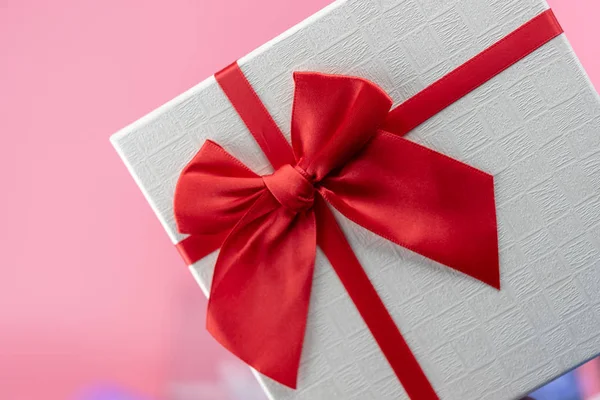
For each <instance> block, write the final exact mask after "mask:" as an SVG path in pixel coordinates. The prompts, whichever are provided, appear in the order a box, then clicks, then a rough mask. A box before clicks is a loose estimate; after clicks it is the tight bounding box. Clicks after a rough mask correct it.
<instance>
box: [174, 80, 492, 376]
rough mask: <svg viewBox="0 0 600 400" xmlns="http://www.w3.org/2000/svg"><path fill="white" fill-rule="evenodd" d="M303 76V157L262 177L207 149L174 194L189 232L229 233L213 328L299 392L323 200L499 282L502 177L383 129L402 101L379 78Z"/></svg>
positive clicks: (299, 140) (295, 118)
mask: <svg viewBox="0 0 600 400" xmlns="http://www.w3.org/2000/svg"><path fill="white" fill-rule="evenodd" d="M294 80H295V83H296V90H295V97H294V107H293V113H292V132H291V134H292V147H293V158H294V160H291V159H290V160H288V161H287V164H283V163H282V164H283V165H282V166H280V167H279V168H278V169H277V170H276V171H275V173H273V174H271V175H267V176H263V177H261V176H259V175H257V174H255V173H254V172H252V171H251V170H249V169H248V168H247V167H246V166H244V165H243V164H242V163H241V162H240V161H238V160H237V159H236V158H234V157H233V156H232V155H230V154H229V153H227V152H226V151H225V150H224V149H223V148H221V147H220V146H219V145H218V144H216V143H214V142H212V141H207V142H206V143H205V144H204V145H203V147H202V149H201V150H200V151H199V153H198V154H197V155H196V156H195V157H194V159H193V160H192V161H191V162H190V163H189V165H188V166H187V167H186V168H185V169H184V171H183V172H182V174H181V177H180V179H179V182H178V185H177V189H176V192H175V216H176V220H177V226H178V228H179V230H180V232H182V233H188V234H192V235H213V236H215V235H216V236H217V237H223V236H224V235H227V236H226V239H225V241H224V243H223V244H222V246H221V251H220V253H219V257H218V260H217V263H216V267H215V272H214V278H213V281H212V287H211V293H210V300H209V307H208V329H209V331H210V332H211V333H212V334H213V336H214V337H215V338H216V339H217V340H218V341H219V342H221V343H222V344H223V345H224V346H225V347H226V348H228V349H229V350H230V351H231V352H233V353H234V354H236V355H237V356H238V357H240V358H241V359H242V360H244V361H246V362H247V363H248V364H250V365H251V366H253V367H254V368H255V369H257V370H258V371H260V372H261V373H263V374H265V375H267V376H269V377H271V378H273V379H275V380H277V381H279V382H281V383H283V384H286V385H288V386H292V387H295V384H296V379H297V374H298V366H299V361H300V354H301V350H302V343H303V339H304V331H305V326H306V319H307V312H308V305H309V297H310V290H311V285H312V277H313V269H314V261H315V252H316V247H317V231H318V230H319V229H320V224H323V222H324V221H323V219H322V218H321V217H320V213H319V211H318V209H319V207H315V203H317V205H318V204H319V203H322V199H325V200H326V201H327V202H328V203H329V204H331V205H332V206H333V207H334V208H335V209H337V210H338V211H339V212H340V213H341V214H343V215H344V216H345V217H347V218H349V219H350V220H352V221H354V222H355V223H357V224H359V225H361V226H363V227H364V228H366V229H368V230H370V231H372V232H374V233H376V234H378V235H380V236H382V237H384V238H386V239H388V240H391V241H393V242H394V243H397V244H399V245H400V246H403V247H406V248H408V249H410V250H412V251H414V252H417V253H419V254H421V255H423V256H426V257H428V258H430V259H432V260H435V261H437V262H440V263H442V264H444V265H447V266H448V267H451V268H454V269H456V270H458V271H461V272H463V273H465V274H467V275H470V276H472V277H474V278H476V279H479V280H481V281H483V282H485V283H487V284H489V285H491V286H493V287H496V288H499V285H500V281H499V265H498V240H497V226H496V213H495V204H494V184H493V178H492V176H490V175H488V174H486V173H484V172H482V171H479V170H477V169H475V168H473V167H470V166H468V165H466V164H463V163H461V162H459V161H456V160H453V159H451V158H449V157H447V156H444V155H442V154H440V153H437V152H435V151H433V150H429V149H427V148H425V147H423V146H420V145H418V144H415V143H413V142H410V141H408V140H406V139H403V138H402V137H400V136H398V135H395V134H392V133H389V132H386V131H384V130H381V129H380V127H382V126H384V123H385V122H386V117H387V116H388V113H389V110H390V108H391V106H392V101H391V99H390V98H389V97H388V96H387V95H386V93H385V92H383V91H382V90H381V89H380V88H379V87H377V86H376V85H375V84H373V83H371V82H368V81H366V80H363V79H359V78H351V77H345V76H332V75H324V74H318V73H295V74H294ZM272 145H273V146H275V145H276V144H272ZM271 150H273V149H271ZM285 151H286V150H285V149H284V148H282V149H281V153H282V154H285ZM315 210H316V211H315Z"/></svg>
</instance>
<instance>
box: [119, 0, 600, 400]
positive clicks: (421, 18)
mask: <svg viewBox="0 0 600 400" xmlns="http://www.w3.org/2000/svg"><path fill="white" fill-rule="evenodd" d="M540 15H545V16H546V17H547V18H546V19H545V21H546V23H548V26H550V28H549V29H554V30H557V29H559V28H558V26H557V24H556V23H555V21H554V20H553V19H552V18H553V17H552V16H551V14H549V11H548V6H547V4H546V3H545V1H542V0H485V1H482V0H347V1H337V2H335V3H333V4H332V5H330V6H328V7H327V8H325V9H323V10H322V11H320V12H318V13H317V14H315V15H313V16H312V17H310V18H308V19H307V20H305V21H304V22H302V23H300V24H299V25H297V26H295V27H294V28H292V29H290V30H289V31H287V32H285V33H284V34H282V35H280V36H279V37H277V38H275V39H274V40H272V41H270V42H268V43H267V44H265V45H264V46H262V47H260V48H259V49H257V50H255V51H254V52H252V53H250V54H249V55H247V56H246V57H244V58H242V59H240V60H238V62H237V64H236V65H237V66H239V67H234V68H238V73H241V74H243V76H245V78H246V79H247V81H248V82H249V84H250V86H251V87H252V88H253V89H250V93H253V92H252V90H253V91H254V92H256V94H257V95H258V99H259V102H261V103H262V104H264V106H265V107H266V110H264V111H265V112H268V114H270V115H271V116H272V118H273V120H274V121H275V123H276V125H277V127H279V129H280V130H281V131H282V132H283V134H284V135H285V137H286V139H287V140H288V141H291V133H290V132H291V129H290V126H291V124H292V115H293V113H294V112H296V110H293V107H294V105H293V104H294V90H295V86H294V75H293V73H294V72H297V71H316V72H320V73H326V74H341V75H344V76H356V77H361V78H364V79H367V80H368V81H369V82H373V83H375V84H377V85H378V86H379V87H380V88H382V89H383V90H384V91H385V92H387V94H389V96H390V97H391V99H392V100H393V102H394V106H396V105H400V104H406V103H407V100H409V99H412V98H414V97H415V96H417V95H419V94H420V93H423V91H424V89H426V88H430V87H431V86H432V85H433V86H435V85H434V83H436V82H440V80H442V81H444V79H445V78H444V77H447V76H448V75H449V74H450V75H451V74H453V73H456V71H461V70H462V71H463V72H462V74H463V80H466V81H468V80H469V79H471V78H472V77H475V78H473V79H477V76H479V75H480V74H479V72H481V71H487V65H488V64H489V63H485V62H484V63H483V64H482V63H481V60H482V55H483V57H484V58H485V57H487V56H489V53H490V52H491V53H493V54H494V56H493V57H492V58H494V57H495V58H494V59H495V60H496V59H497V60H498V63H500V64H499V65H496V66H495V67H494V68H496V69H497V71H495V72H494V73H491V74H490V76H489V77H487V78H485V79H484V81H483V82H479V83H480V84H481V86H479V85H471V86H469V85H467V86H469V87H468V88H466V89H465V88H464V87H462V88H461V87H458V88H456V87H453V88H450V89H453V90H454V89H456V90H458V92H461V91H464V93H459V95H455V96H454V97H455V98H452V99H451V101H450V100H449V101H447V103H448V104H444V105H442V106H439V109H440V111H439V112H435V113H432V114H434V115H432V116H431V117H430V118H423V120H424V121H418V123H415V124H414V125H415V127H413V126H410V128H411V129H407V130H408V131H409V132H408V133H407V135H406V139H407V140H408V141H410V142H411V143H417V144H420V145H422V146H424V147H426V148H429V149H433V150H435V151H437V152H439V153H442V154H444V155H446V156H449V157H451V158H453V159H455V160H458V161H460V162H463V163H465V164H468V165H470V166H472V167H475V168H477V169H478V170H480V171H484V172H485V173H487V174H489V175H491V176H493V182H494V196H495V212H496V219H497V232H498V236H497V242H498V253H499V264H498V266H499V271H500V282H499V285H496V284H489V283H490V282H487V283H488V285H486V284H485V283H482V282H481V280H478V279H474V278H473V277H471V276H467V274H463V273H460V272H456V271H455V270H454V269H452V268H448V267H447V266H445V265H443V263H440V262H436V261H433V259H432V257H427V256H423V255H422V254H420V252H419V251H416V252H415V251H411V250H409V249H408V248H407V247H406V246H399V245H398V244H397V241H396V243H393V241H390V240H387V239H384V238H383V237H381V236H378V235H376V234H374V233H373V232H372V229H371V230H368V229H365V228H364V227H363V226H362V225H363V224H361V223H360V221H358V222H353V221H351V220H350V219H348V218H346V217H345V216H344V215H343V214H344V213H341V212H339V211H337V209H338V207H335V209H333V210H334V211H333V213H334V215H335V220H337V223H338V224H339V225H340V226H341V228H342V231H343V233H344V235H345V237H346V238H347V240H348V242H349V244H350V247H351V251H353V253H354V254H356V256H357V258H358V261H359V262H360V265H361V266H362V268H363V269H364V271H365V272H366V274H367V276H368V278H369V280H370V282H372V284H373V286H374V287H375V289H376V291H377V294H378V296H379V297H380V298H381V300H382V301H383V304H384V305H385V308H386V309H387V310H388V311H389V314H390V315H391V317H392V319H393V322H394V324H395V325H396V326H397V327H398V328H399V330H400V332H401V335H402V336H401V337H402V338H403V339H402V340H398V345H397V347H398V348H403V346H404V343H403V341H406V343H407V344H408V348H409V349H410V353H411V354H413V355H414V360H413V361H412V362H411V361H410V360H409V359H408V358H410V357H408V358H403V359H402V360H401V361H400V362H399V363H397V364H396V367H395V368H392V367H391V366H390V363H392V361H390V357H389V356H388V355H387V354H384V353H386V352H385V351H382V347H381V346H382V344H381V343H380V342H379V340H376V339H375V338H374V335H373V334H372V328H371V326H370V325H369V326H367V325H366V324H365V322H364V321H365V318H368V315H366V314H369V313H368V311H365V310H364V308H363V311H362V313H360V312H359V311H357V308H356V307H355V303H356V297H360V292H361V289H355V290H356V292H355V294H354V295H353V296H352V298H351V296H349V295H348V286H347V285H346V284H345V283H344V284H343V283H342V281H341V280H340V278H339V277H338V274H336V271H337V270H334V268H332V265H331V264H330V261H329V259H328V258H327V257H325V256H324V254H323V253H322V252H321V250H317V253H316V261H315V266H314V268H315V269H314V277H313V278H312V287H311V291H310V305H309V308H308V319H307V322H306V334H305V337H304V338H303V347H302V354H301V358H300V365H299V373H298V380H297V385H289V384H288V385H284V384H282V383H279V382H276V381H275V380H274V379H271V378H269V377H267V376H265V375H263V374H261V373H259V372H257V371H255V373H256V376H257V378H258V380H259V382H260V383H261V385H262V386H263V387H264V389H265V391H266V393H267V395H268V396H269V398H272V399H275V400H284V399H298V400H300V399H306V400H317V399H323V400H330V399H344V400H351V399H360V400H363V399H374V400H383V399H408V398H409V397H410V398H412V399H413V400H415V399H420V398H435V396H436V395H433V394H432V392H431V391H429V392H428V391H427V389H426V388H425V389H423V391H422V392H420V391H419V390H420V389H419V388H417V389H416V392H415V389H414V388H412V389H410V390H409V389H408V386H412V383H411V381H412V380H413V379H411V378H410V377H411V373H412V371H414V370H415V369H419V368H420V369H422V371H423V373H424V375H425V376H426V379H427V382H428V384H429V385H430V387H431V388H433V390H434V391H435V393H436V394H437V396H439V397H440V398H442V399H461V400H464V399H511V398H517V397H519V396H522V395H524V394H526V393H528V392H530V391H531V390H533V389H535V388H537V387H539V386H541V385H542V384H544V383H546V382H548V381H550V380H552V379H553V378H555V377H557V376H559V375H561V374H562V373H564V372H566V371H568V370H570V369H572V368H574V367H576V366H577V365H579V364H581V363H582V362H584V361H586V360H588V359H590V358H592V357H593V356H595V355H596V354H598V353H599V352H600V261H599V260H600V196H599V188H600V101H599V100H600V99H599V97H598V95H597V93H596V92H595V91H594V89H593V87H592V85H591V83H590V82H589V80H588V78H587V76H586V74H585V72H584V71H583V69H582V67H581V65H580V63H579V61H578V60H577V58H576V56H575V54H574V53H573V50H572V48H571V46H570V45H569V43H568V41H567V39H566V38H565V36H564V35H563V34H560V32H555V33H556V34H553V35H550V36H549V37H547V38H542V39H540V40H538V43H535V44H534V45H532V46H533V47H531V48H530V49H529V50H527V51H525V50H523V54H521V55H518V54H516V53H518V51H516V52H515V51H513V50H512V49H514V48H520V47H521V46H527V43H529V42H531V40H534V39H531V40H530V38H531V37H536V35H537V34H538V33H537V32H539V31H540V29H538V27H537V25H536V26H533V27H532V21H534V22H533V24H537V23H538V22H536V21H539V16H540ZM548 21H550V22H548ZM523 27H525V28H523ZM527 27H529V30H528V31H527V32H525V31H524V30H523V29H528V28H527ZM514 32H520V34H519V35H520V36H518V39H516V40H515V39H514V38H515V33H514ZM511 38H513V39H511ZM511 40H512V41H511ZM534 41H535V40H534ZM530 44H531V43H530ZM490 48H491V49H492V50H486V49H490ZM511 53H512V56H513V57H514V58H515V59H514V60H512V61H510V62H507V61H506V60H504V61H503V57H504V56H505V55H506V54H511ZM478 57H479V58H478ZM473 59H477V60H479V61H477V62H475V65H473V64H471V65H470V66H469V67H468V68H470V72H469V73H467V74H466V75H467V76H464V75H465V73H464V69H465V68H464V67H461V66H464V65H465V63H467V64H468V62H469V60H473ZM488 59H489V57H488ZM502 63H504V64H506V65H503V64H502ZM468 68H467V69H468ZM442 78H444V79H442ZM482 79H483V78H482ZM447 81H448V80H446V82H447ZM436 85H437V84H436ZM226 86H227V84H226V83H225V84H224V83H223V82H222V81H219V77H218V76H217V77H214V76H213V77H210V78H208V79H207V80H205V81H203V82H201V83H200V84H198V85H197V86H195V87H193V88H192V89H190V90H189V91H187V92H185V93H183V94H181V95H180V96H178V97H176V98H175V99H173V100H172V101H170V102H169V103H167V104H165V105H164V106H162V107H160V108H159V109H157V110H155V111H153V112H152V113H150V114H149V115H147V116H145V117H143V118H141V119H140V120H139V121H137V122H135V123H133V124H132V125H130V126H128V127H126V128H125V129H123V130H122V131H120V132H118V133H117V134H115V135H114V136H113V137H112V138H111V141H112V143H113V145H114V146H115V148H116V150H117V151H118V153H119V155H120V156H121V157H122V159H123V161H124V162H125V164H126V166H127V168H128V169H129V170H130V172H131V174H132V176H133V178H134V179H135V181H136V183H137V184H138V185H139V187H140V188H141V190H142V192H143V193H144V195H145V196H146V198H147V200H148V202H149V203H150V205H151V207H152V208H153V210H154V211H155V212H156V215H157V216H158V218H159V219H160V221H161V223H162V224H163V226H164V228H165V230H166V231H167V234H168V235H169V237H170V239H171V240H172V242H173V243H174V244H175V245H179V246H178V247H181V246H180V245H181V243H183V242H184V241H185V240H186V238H188V236H187V235H186V234H182V233H179V230H178V221H176V213H175V210H174V197H175V193H176V185H177V183H178V180H179V179H180V177H181V174H182V171H184V169H185V168H186V166H188V163H190V160H192V159H193V158H194V157H195V156H196V154H197V153H198V151H199V150H200V149H201V148H202V146H203V145H204V144H205V142H206V141H207V140H211V141H213V142H215V143H218V145H219V146H222V148H224V149H225V150H226V151H227V152H228V153H229V154H231V155H232V156H234V157H235V158H237V159H238V160H240V161H241V162H242V163H243V164H245V165H246V166H247V167H248V168H249V169H250V170H252V171H253V172H254V173H256V174H259V175H269V174H271V173H273V172H274V169H273V167H272V166H271V165H270V163H269V159H268V158H267V157H268V155H265V151H264V148H261V146H259V144H258V143H257V141H256V140H255V139H254V138H253V134H254V133H251V132H250V131H249V128H248V121H247V119H245V118H244V116H243V113H241V114H240V110H239V105H240V104H239V103H238V104H235V101H233V99H232V96H233V97H235V96H236V93H238V89H234V90H233V92H232V90H231V89H229V93H226V92H227V90H224V89H226ZM476 86H479V87H476ZM438 87H439V85H438ZM240 90H241V89H240ZM446 91H448V89H447V90H446ZM240 93H241V92H240ZM244 93H245V92H244ZM463 95H464V96H463ZM242 97H243V96H242ZM450 97H452V96H450ZM437 99H439V96H433V97H431V96H430V99H429V100H430V101H429V103H436V101H437ZM250 100H251V102H252V101H255V100H256V99H250ZM232 102H233V103H234V104H232ZM242 105H243V102H242ZM409 114H410V115H413V114H415V113H409ZM240 115H241V116H242V118H240ZM412 128H414V129H412ZM398 157H400V158H401V157H402V155H401V154H399V155H398ZM373 179H378V177H377V176H374V177H373ZM455 190H456V191H465V192H469V191H471V190H475V189H473V188H471V187H469V186H465V185H462V186H460V185H459V186H456V187H455ZM201 191H202V190H201ZM330 209H332V208H330ZM389 218H390V220H391V219H394V215H390V216H389ZM440 246H443V244H441V245H440ZM216 247H218V246H216ZM408 247H410V246H408ZM476 251H477V250H476V249H475V250H474V252H476ZM218 254H219V252H218V251H214V252H210V254H207V255H204V254H202V257H195V258H200V259H199V260H196V259H195V258H194V257H192V258H190V257H186V256H185V254H184V257H186V259H187V260H188V261H189V262H190V264H191V265H189V268H190V271H191V272H192V274H193V276H194V277H195V278H196V280H197V281H198V284H199V285H200V287H201V288H202V290H203V291H204V292H205V293H206V294H207V295H208V294H209V292H210V285H211V281H212V279H213V272H214V267H215V263H216V262H217V258H218ZM433 258H434V259H435V257H433ZM463 272H464V271H463ZM338 273H339V272H338ZM493 286H499V287H500V290H498V288H495V287H493ZM368 290H369V289H368V288H365V292H368ZM357 293H358V294H357ZM353 300H354V302H353ZM234 311H236V312H238V311H239V310H231V312H234ZM374 312H375V311H374ZM278 335H279V336H281V335H285V333H283V332H269V335H267V336H265V339H264V340H265V341H269V340H270V339H269V338H270V337H276V336H278ZM283 339H285V338H283ZM273 340H275V339H273ZM278 340H281V337H279V338H278ZM390 347H391V348H392V350H390V351H394V350H393V348H394V347H395V346H394V343H391V344H390V343H389V342H388V349H390ZM282 351H283V352H285V350H282ZM246 361H247V360H246ZM415 362H416V364H415ZM416 366H418V367H416ZM403 369H404V371H403ZM403 374H404V380H403V381H402V382H401V379H399V376H400V375H403ZM407 376H408V378H407ZM415 376H416V378H415V379H414V380H415V381H418V380H419V379H420V375H418V374H417V375H415ZM418 385H421V386H427V385H426V384H421V383H418V384H417V386H418ZM288 386H297V387H296V388H290V387H288ZM409 392H410V393H412V395H411V394H410V393H409ZM415 393H416V394H415ZM419 393H427V394H423V395H422V396H421V395H420V394H419Z"/></svg>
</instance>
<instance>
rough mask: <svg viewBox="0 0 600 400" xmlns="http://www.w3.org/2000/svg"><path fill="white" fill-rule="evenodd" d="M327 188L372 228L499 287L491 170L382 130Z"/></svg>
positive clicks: (335, 203)
mask: <svg viewBox="0 0 600 400" xmlns="http://www.w3.org/2000/svg"><path fill="white" fill-rule="evenodd" d="M320 192H321V194H322V195H323V197H325V198H326V200H327V201H328V202H330V203H331V204H332V205H333V206H334V207H335V208H336V209H338V210H339V211H340V212H341V213H342V214H344V215H345V216H346V217H348V218H349V219H350V220H352V221H354V222H356V223H358V224H359V225H361V226H363V227H365V228H367V229H369V230H371V231H372V232H374V233H376V234H378V235H380V236H382V237H384V238H386V239H389V240H391V241H393V242H395V243H397V244H399V245H400V246H403V247H406V248H408V249H410V250H412V251H414V252H416V253H419V254H421V255H423V256H425V257H427V258H430V259H432V260H434V261H437V262H439V263H441V264H444V265H446V266H448V267H451V268H453V269H456V270H458V271H460V272H463V273H465V274H467V275H469V276H471V277H473V278H476V279H478V280H480V281H482V282H484V283H487V284H488V285H490V286H493V287H495V288H498V289H499V288H500V267H499V260H498V233H497V224H496V207H495V201H494V180H493V177H492V176H491V175H489V174H487V173H485V172H483V171H479V170H477V169H475V168H473V167H470V166H468V165H466V164H463V163H461V162H459V161H457V160H454V159H452V158H450V157H447V156H445V155H443V154H440V153H438V152H436V151H433V150H430V149H427V148H426V147H423V146H421V145H418V144H416V143H413V142H410V141H408V140H406V139H403V138H402V137H399V136H397V135H394V134H391V133H389V132H385V131H379V132H378V133H377V134H376V135H375V136H374V138H373V139H372V140H371V141H370V142H369V143H368V144H367V146H366V147H365V148H364V150H363V151H362V152H361V153H360V154H358V156H357V157H355V158H354V159H353V160H352V161H351V162H350V163H348V164H347V165H346V166H345V167H343V168H342V169H341V170H340V171H339V172H338V174H337V175H335V176H331V177H329V178H327V179H326V180H325V181H323V186H322V187H321V189H320Z"/></svg>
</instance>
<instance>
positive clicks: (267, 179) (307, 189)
mask: <svg viewBox="0 0 600 400" xmlns="http://www.w3.org/2000/svg"><path fill="white" fill-rule="evenodd" d="M263 182H264V183H265V186H266V187H267V189H269V191H270V192H271V194H272V195H273V197H275V199H277V201H278V202H279V204H281V205H282V206H284V207H286V208H288V209H290V210H292V211H294V212H301V211H305V210H308V209H310V208H311V207H312V205H313V202H314V200H315V188H314V186H313V183H312V182H311V179H310V176H308V174H307V173H306V171H304V170H303V169H302V168H300V167H299V166H295V167H293V166H291V165H290V164H286V165H284V166H282V167H281V168H279V169H278V170H277V171H275V173H273V174H271V175H267V176H263Z"/></svg>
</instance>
